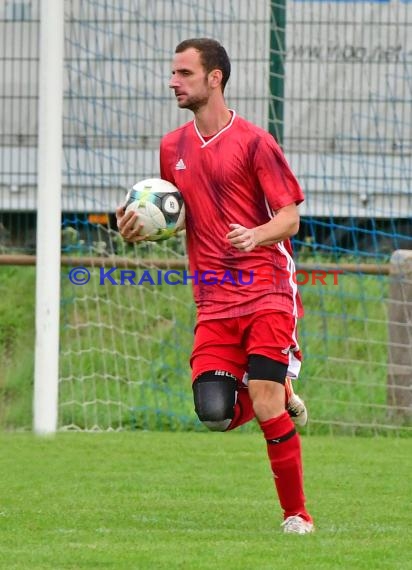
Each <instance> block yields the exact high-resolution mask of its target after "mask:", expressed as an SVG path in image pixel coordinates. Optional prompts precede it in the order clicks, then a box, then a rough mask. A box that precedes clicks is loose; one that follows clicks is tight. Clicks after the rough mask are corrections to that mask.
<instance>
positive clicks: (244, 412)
mask: <svg viewBox="0 0 412 570" xmlns="http://www.w3.org/2000/svg"><path fill="white" fill-rule="evenodd" d="M234 411H235V415H234V416H233V419H232V421H231V422H230V425H229V427H228V428H227V431H229V430H231V429H235V428H237V427H239V426H241V425H243V424H245V423H246V422H249V421H250V420H252V419H253V418H254V417H255V412H254V411H253V406H252V400H251V399H250V397H249V390H248V389H247V388H246V386H245V387H241V388H238V393H237V399H236V404H235V410H234Z"/></svg>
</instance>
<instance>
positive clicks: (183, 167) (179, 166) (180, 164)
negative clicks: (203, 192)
mask: <svg viewBox="0 0 412 570" xmlns="http://www.w3.org/2000/svg"><path fill="white" fill-rule="evenodd" d="M175 169H176V170H186V164H185V163H184V162H183V158H179V160H178V161H177V162H176V166H175Z"/></svg>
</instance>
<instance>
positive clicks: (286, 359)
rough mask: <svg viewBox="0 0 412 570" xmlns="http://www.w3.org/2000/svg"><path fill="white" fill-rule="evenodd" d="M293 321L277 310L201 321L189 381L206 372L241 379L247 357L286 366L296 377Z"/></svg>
mask: <svg viewBox="0 0 412 570" xmlns="http://www.w3.org/2000/svg"><path fill="white" fill-rule="evenodd" d="M296 321H297V319H296V317H294V316H293V315H289V314H288V313H282V312H278V311H259V312H256V313H252V314H251V315H243V316H241V317H235V318H229V319H213V320H210V321H201V322H200V323H198V324H197V325H196V328H195V339H194V344H193V351H192V356H191V359H190V365H191V367H192V380H195V379H196V378H197V377H198V376H199V374H202V373H203V372H207V371H208V370H225V371H226V372H230V373H231V374H233V375H234V376H236V378H238V379H239V380H241V379H242V378H243V375H244V373H245V372H247V368H248V356H249V355H250V354H260V355H262V356H267V357H268V358H272V359H273V360H276V361H278V362H282V363H284V364H288V372H287V374H288V376H291V377H292V378H297V376H298V374H299V369H300V363H301V359H302V356H301V353H300V351H299V346H298V342H297V340H296Z"/></svg>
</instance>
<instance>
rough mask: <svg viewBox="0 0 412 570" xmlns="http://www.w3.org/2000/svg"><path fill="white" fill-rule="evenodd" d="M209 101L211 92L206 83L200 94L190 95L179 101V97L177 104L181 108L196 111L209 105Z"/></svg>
mask: <svg viewBox="0 0 412 570" xmlns="http://www.w3.org/2000/svg"><path fill="white" fill-rule="evenodd" d="M208 101H209V93H208V90H207V84H206V85H205V89H204V91H203V93H201V94H199V95H192V96H188V97H186V98H185V99H183V100H182V101H179V99H178V100H177V105H178V107H179V109H189V111H192V112H193V113H196V112H197V111H198V110H199V109H201V108H202V107H204V106H205V105H207V102H208Z"/></svg>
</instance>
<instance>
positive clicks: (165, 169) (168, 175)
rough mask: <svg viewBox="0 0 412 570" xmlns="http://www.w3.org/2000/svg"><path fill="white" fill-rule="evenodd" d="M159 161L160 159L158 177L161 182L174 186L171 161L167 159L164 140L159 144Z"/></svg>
mask: <svg viewBox="0 0 412 570" xmlns="http://www.w3.org/2000/svg"><path fill="white" fill-rule="evenodd" d="M159 159H160V177H161V178H163V180H167V181H168V182H171V183H172V184H174V185H175V186H176V182H175V179H174V176H173V170H172V167H171V165H172V161H171V160H169V159H168V152H167V145H166V142H165V139H162V140H161V142H160V151H159Z"/></svg>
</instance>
